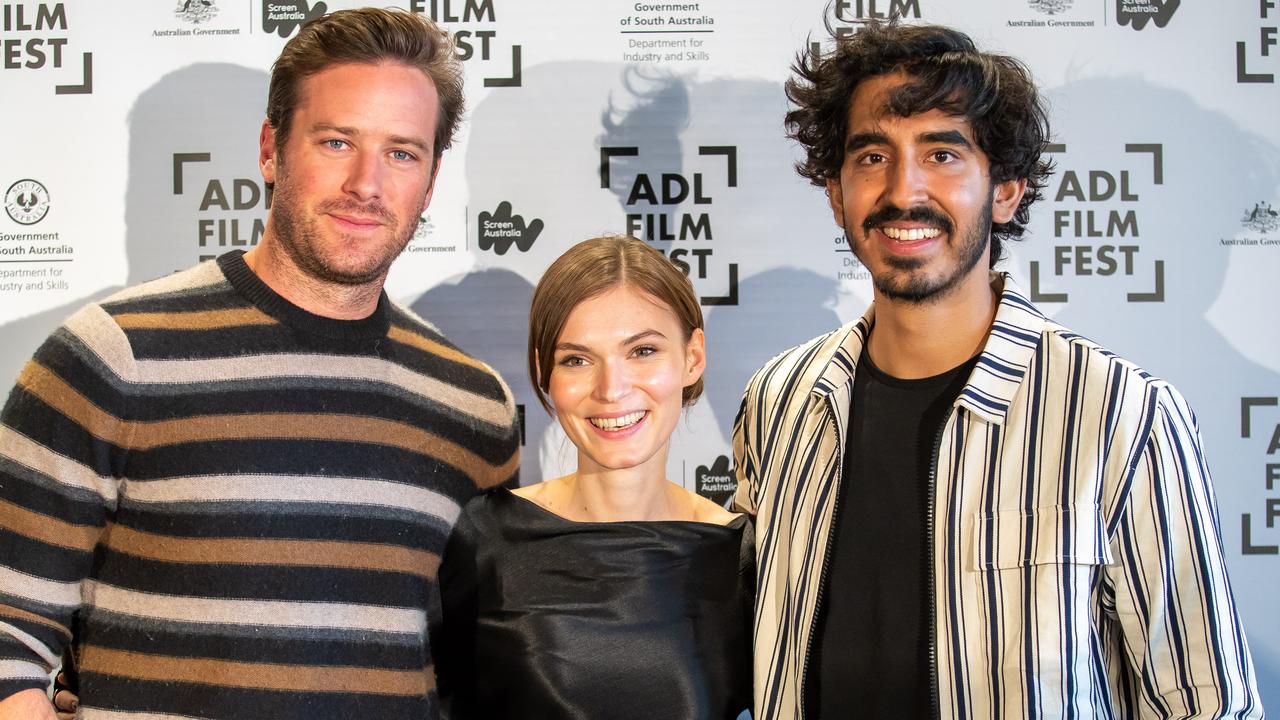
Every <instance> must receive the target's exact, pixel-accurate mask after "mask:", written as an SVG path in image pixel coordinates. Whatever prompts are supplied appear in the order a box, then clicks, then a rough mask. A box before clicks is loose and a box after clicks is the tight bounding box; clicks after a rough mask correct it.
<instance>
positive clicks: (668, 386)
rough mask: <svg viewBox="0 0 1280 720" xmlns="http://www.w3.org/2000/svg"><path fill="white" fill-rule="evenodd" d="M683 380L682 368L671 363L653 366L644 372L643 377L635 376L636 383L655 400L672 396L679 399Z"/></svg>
mask: <svg viewBox="0 0 1280 720" xmlns="http://www.w3.org/2000/svg"><path fill="white" fill-rule="evenodd" d="M683 380H684V372H683V368H682V367H681V366H680V365H675V364H672V365H663V366H662V367H660V368H653V369H652V370H650V371H649V372H646V373H644V375H643V377H639V378H636V381H637V382H636V384H637V385H640V386H641V387H643V388H644V390H645V393H647V394H648V395H649V397H652V398H653V399H655V400H666V399H669V398H670V397H672V396H674V397H675V398H676V399H677V401H679V399H680V394H681V391H682V390H684V383H683Z"/></svg>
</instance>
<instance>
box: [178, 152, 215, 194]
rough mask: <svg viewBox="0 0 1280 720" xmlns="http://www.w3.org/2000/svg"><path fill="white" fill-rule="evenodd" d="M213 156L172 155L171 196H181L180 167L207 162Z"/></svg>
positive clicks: (200, 154) (204, 154) (193, 154)
mask: <svg viewBox="0 0 1280 720" xmlns="http://www.w3.org/2000/svg"><path fill="white" fill-rule="evenodd" d="M212 159H213V156H212V155H210V154H209V153H174V154H173V194H174V195H181V194H182V166H183V165H185V164H187V163H189V162H209V161H210V160H212Z"/></svg>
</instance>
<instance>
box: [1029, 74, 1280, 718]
mask: <svg viewBox="0 0 1280 720" xmlns="http://www.w3.org/2000/svg"><path fill="white" fill-rule="evenodd" d="M1050 100H1051V101H1052V103H1053V107H1054V109H1055V124H1054V132H1055V135H1056V136H1057V137H1058V138H1060V139H1061V140H1062V141H1063V142H1065V143H1067V150H1068V152H1067V154H1066V155H1065V156H1063V157H1062V158H1061V160H1060V163H1059V177H1055V178H1054V180H1053V181H1052V182H1051V185H1050V188H1051V189H1056V188H1057V184H1058V182H1059V181H1060V180H1061V177H1060V176H1061V173H1062V170H1063V169H1067V168H1076V169H1077V171H1078V172H1079V169H1080V168H1088V167H1105V166H1106V164H1107V162H1112V163H1114V162H1115V161H1114V158H1115V157H1116V155H1117V154H1118V151H1122V150H1123V147H1120V145H1121V144H1122V143H1126V142H1127V143H1136V142H1159V143H1162V144H1163V154H1164V162H1163V167H1164V183H1163V185H1159V186H1151V185H1149V184H1148V185H1143V188H1144V189H1143V190H1142V191H1141V195H1142V196H1141V205H1140V206H1139V207H1140V209H1139V214H1138V219H1139V229H1140V233H1141V234H1140V235H1139V236H1138V237H1137V238H1136V240H1135V239H1133V238H1126V239H1125V240H1124V241H1125V242H1133V243H1135V244H1139V245H1140V246H1141V253H1140V254H1139V255H1137V256H1135V264H1136V266H1137V267H1135V270H1134V276H1133V277H1131V278H1117V277H1115V276H1113V277H1112V278H1110V279H1104V278H1097V277H1092V278H1075V279H1074V280H1073V282H1072V283H1071V284H1070V285H1069V287H1070V288H1071V291H1070V292H1069V300H1068V302H1067V303H1066V304H1065V305H1064V306H1061V311H1060V312H1059V313H1058V314H1057V315H1056V317H1055V319H1056V320H1058V321H1059V322H1061V323H1063V324H1064V325H1066V326H1067V327H1069V328H1071V329H1072V330H1075V331H1076V332H1079V333H1080V334H1082V335H1084V336H1086V337H1089V338H1092V339H1094V340H1097V341H1098V342H1099V343H1101V344H1102V345H1103V346H1105V347H1107V348H1108V349H1110V350H1113V351H1115V352H1117V353H1119V354H1120V355H1122V356H1123V357H1126V358H1128V359H1129V360H1132V361H1134V362H1136V363H1138V364H1139V365H1141V366H1142V367H1143V368H1145V369H1146V370H1148V371H1150V372H1151V373H1152V374H1154V375H1157V376H1159V377H1163V378H1165V379H1168V380H1169V381H1170V382H1172V383H1173V384H1174V386H1175V387H1177V388H1178V389H1179V390H1180V391H1181V392H1182V393H1183V394H1184V395H1185V396H1186V397H1187V399H1188V400H1189V401H1190V403H1191V406H1192V408H1193V409H1194V410H1195V411H1196V413H1197V416H1198V417H1199V418H1200V430H1201V434H1202V435H1203V437H1204V440H1205V448H1206V452H1207V455H1208V460H1209V467H1210V469H1211V471H1212V473H1213V477H1214V484H1215V490H1216V494H1217V497H1218V501H1219V521H1220V526H1221V531H1222V537H1223V541H1224V543H1225V546H1226V551H1227V553H1228V556H1229V558H1230V563H1229V564H1230V571H1231V580H1232V584H1233V586H1234V588H1235V593H1236V599H1237V601H1238V604H1239V606H1240V611H1241V615H1242V617H1243V620H1244V623H1245V629H1246V632H1247V634H1248V637H1249V640H1250V646H1251V648H1252V650H1253V653H1254V660H1255V663H1256V665H1257V667H1256V670H1257V673H1258V685H1259V687H1260V688H1261V690H1262V694H1263V701H1264V702H1263V704H1264V706H1267V707H1271V708H1273V709H1274V708H1275V707H1277V706H1280V616H1277V615H1276V613H1275V599H1274V596H1275V590H1276V585H1275V579H1276V577H1277V570H1280V556H1277V555H1268V554H1247V555H1242V545H1243V543H1244V537H1243V532H1242V515H1243V514H1244V513H1250V514H1252V516H1253V522H1252V525H1253V528H1252V543H1254V544H1259V543H1261V544H1266V545H1276V544H1278V543H1280V528H1275V529H1268V528H1267V527H1266V524H1265V522H1264V516H1265V511H1266V506H1265V500H1264V499H1263V498H1264V497H1265V492H1266V487H1265V482H1264V480H1265V478H1264V471H1265V467H1264V462H1265V461H1264V460H1263V459H1261V458H1262V455H1261V450H1260V449H1259V448H1264V449H1265V443H1263V442H1262V441H1259V440H1258V439H1257V438H1256V437H1255V438H1254V439H1252V440H1243V439H1242V438H1241V427H1240V420H1239V418H1240V417H1241V403H1240V398H1241V397H1242V396H1269V397H1275V396H1277V395H1280V374H1277V373H1276V372H1274V371H1273V370H1271V369H1269V368H1267V367H1264V366H1262V365H1259V364H1257V363H1256V362H1254V361H1252V360H1250V359H1249V358H1247V357H1245V356H1244V355H1242V354H1240V353H1239V352H1238V351H1237V350H1236V349H1235V348H1233V347H1232V345H1231V342H1230V338H1229V335H1230V334H1231V333H1233V332H1234V333H1241V332H1245V333H1247V332H1249V331H1250V327H1251V326H1253V327H1256V325H1257V324H1258V323H1273V322H1274V309H1262V308H1259V307H1257V306H1256V305H1255V304H1253V303H1249V304H1248V306H1245V307H1240V308H1239V310H1240V314H1239V315H1238V316H1237V317H1236V318H1235V321H1236V322H1237V326H1236V327H1234V328H1226V329H1225V330H1226V332H1227V334H1225V335H1224V331H1223V330H1222V329H1219V328H1218V327H1215V326H1214V325H1213V324H1212V323H1211V322H1210V321H1209V320H1208V319H1207V317H1206V314H1207V313H1208V311H1209V308H1210V307H1211V306H1213V305H1214V303H1215V302H1216V301H1217V299H1218V297H1219V295H1220V294H1221V293H1222V291H1223V289H1224V285H1223V284H1224V282H1225V281H1226V273H1227V266H1228V261H1229V260H1230V258H1231V253H1232V252H1235V253H1246V254H1250V255H1252V256H1254V257H1256V261H1257V262H1270V263H1271V264H1272V266H1273V267H1274V266H1275V264H1276V262H1277V256H1276V254H1275V252H1274V251H1273V250H1270V249H1268V248H1258V247H1243V248H1235V249H1232V248H1230V247H1228V246H1223V245H1221V244H1220V242H1219V240H1220V239H1221V238H1232V237H1233V236H1235V235H1236V234H1238V233H1239V232H1240V231H1241V229H1242V227H1241V217H1242V215H1243V214H1244V213H1245V211H1246V210H1247V209H1248V208H1250V207H1252V205H1253V204H1254V203H1255V202H1256V201H1257V200H1258V199H1259V198H1273V197H1275V196H1276V191H1277V184H1278V179H1280V177H1278V176H1280V153H1278V152H1277V150H1276V148H1274V147H1272V146H1269V145H1268V144H1267V143H1265V142H1264V141H1262V140H1261V139H1259V138H1256V137H1253V136H1250V135H1249V134H1248V133H1247V132H1245V131H1244V130H1242V129H1241V128H1240V127H1238V126H1237V125H1235V124H1234V123H1233V122H1232V121H1231V120H1230V119H1229V118H1227V117H1226V116H1224V115H1222V114H1220V113H1218V112H1215V111H1212V110H1208V109H1205V108H1203V107H1200V106H1199V105H1197V104H1196V103H1195V102H1194V101H1193V100H1192V99H1191V98H1190V97H1189V96H1187V95H1186V94H1184V93H1182V92H1180V91H1178V90H1173V89H1169V88H1160V87H1154V86H1151V85H1148V84H1145V83H1143V82H1142V81H1141V80H1140V79H1138V78H1098V79H1090V80H1082V81H1078V82H1074V83H1070V84H1068V85H1066V86H1064V87H1061V88H1058V89H1056V90H1054V91H1053V92H1052V93H1051V94H1050ZM1098 108H1106V109H1107V110H1106V115H1107V116H1108V117H1112V118H1124V126H1123V130H1115V129H1112V128H1108V127H1105V126H1100V124H1099V114H1098V112H1097V109H1098ZM1171 118H1176V121H1171V120H1170V119H1171ZM1092 157H1102V158H1109V160H1103V161H1099V162H1088V161H1086V159H1087V158H1092ZM1081 174H1082V176H1083V173H1081ZM1134 175H1135V176H1137V175H1138V172H1136V171H1135V173H1134ZM1051 197H1052V196H1051ZM1100 207H1107V206H1105V205H1102V206H1100ZM1033 214H1038V216H1039V219H1040V223H1041V224H1040V225H1039V226H1040V227H1042V228H1049V229H1050V230H1049V232H1045V231H1041V232H1040V233H1037V237H1035V238H1032V239H1031V240H1030V241H1029V242H1030V243H1032V244H1036V245H1044V246H1046V247H1047V246H1048V245H1050V244H1069V243H1072V242H1073V241H1074V239H1066V238H1063V239H1050V238H1051V228H1052V226H1051V225H1049V224H1048V223H1047V222H1046V221H1045V217H1044V216H1045V215H1047V214H1048V213H1047V210H1046V209H1045V208H1038V209H1036V210H1033ZM1074 242H1080V243H1086V242H1089V241H1088V240H1083V241H1074ZM1102 242H1109V241H1107V240H1104V241H1102ZM1036 250H1037V251H1038V252H1044V250H1045V248H1037V249H1036ZM1040 257H1041V265H1042V267H1043V266H1048V267H1052V257H1051V256H1049V253H1047V252H1044V254H1042V255H1040ZM1154 259H1161V260H1163V261H1164V300H1163V302H1143V303H1131V302H1127V301H1126V294H1125V291H1126V290H1129V291H1132V290H1149V289H1150V286H1151V285H1152V278H1153V275H1154V270H1153V260H1154ZM1126 284H1127V285H1126ZM1122 285H1123V287H1122ZM1231 290H1232V291H1233V292H1232V293H1231V294H1230V295H1229V297H1234V298H1238V299H1240V300H1246V301H1247V298H1248V297H1249V296H1250V292H1249V291H1248V289H1241V288H1231ZM1240 290H1243V292H1236V291H1240ZM1044 307H1045V309H1046V310H1047V311H1051V310H1052V308H1053V307H1054V306H1052V305H1049V304H1045V306H1044ZM1209 418H1212V420H1210V421H1207V419H1209ZM1271 427H1272V425H1271V424H1270V423H1268V424H1267V425H1266V430H1267V432H1266V435H1267V436H1268V437H1269V436H1270V432H1269V431H1270V428H1271ZM1258 434H1259V431H1258V429H1256V428H1255V429H1254V431H1253V435H1255V436H1256V435H1258ZM1271 460H1272V461H1274V457H1272V458H1271Z"/></svg>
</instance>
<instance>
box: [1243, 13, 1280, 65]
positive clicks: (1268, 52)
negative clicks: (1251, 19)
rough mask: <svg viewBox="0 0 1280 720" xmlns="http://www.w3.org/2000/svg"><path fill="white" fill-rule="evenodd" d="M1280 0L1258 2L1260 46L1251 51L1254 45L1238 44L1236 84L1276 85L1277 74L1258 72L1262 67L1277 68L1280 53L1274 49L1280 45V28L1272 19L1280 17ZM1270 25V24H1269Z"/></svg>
mask: <svg viewBox="0 0 1280 720" xmlns="http://www.w3.org/2000/svg"><path fill="white" fill-rule="evenodd" d="M1277 2H1280V0H1258V5H1257V7H1258V22H1259V23H1260V25H1259V27H1258V44H1257V45H1256V46H1255V49H1250V47H1251V45H1252V43H1250V42H1249V41H1247V40H1239V41H1237V42H1236V82H1237V83H1266V84H1269V83H1274V82H1275V81H1276V76H1275V73H1271V72H1258V70H1259V68H1262V67H1272V68H1274V67H1275V62H1276V58H1278V57H1280V52H1277V53H1273V52H1272V49H1273V48H1275V47H1276V46H1277V45H1280V27H1278V26H1277V25H1276V21H1275V20H1273V19H1272V17H1271V16H1272V14H1273V13H1275V14H1277V15H1280V10H1277ZM1268 23H1270V24H1268Z"/></svg>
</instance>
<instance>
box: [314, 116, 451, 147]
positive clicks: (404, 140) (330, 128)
mask: <svg viewBox="0 0 1280 720" xmlns="http://www.w3.org/2000/svg"><path fill="white" fill-rule="evenodd" d="M311 132H313V133H317V132H336V133H338V134H340V135H348V136H350V137H359V136H360V130H358V129H357V128H353V127H350V126H347V125H333V124H331V123H316V124H315V125H312V126H311ZM387 140H389V141H390V142H391V144H393V145H408V146H409V147H413V148H417V149H418V150H421V151H422V152H424V153H425V152H427V151H428V150H430V149H431V148H430V147H429V146H428V145H427V143H425V142H423V141H422V140H419V139H417V138H411V137H405V136H403V135H392V136H390V137H388V138H387Z"/></svg>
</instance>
